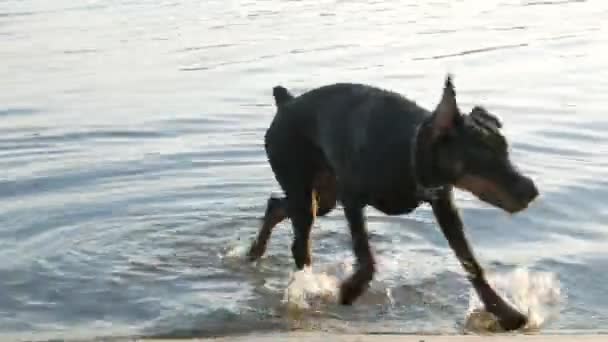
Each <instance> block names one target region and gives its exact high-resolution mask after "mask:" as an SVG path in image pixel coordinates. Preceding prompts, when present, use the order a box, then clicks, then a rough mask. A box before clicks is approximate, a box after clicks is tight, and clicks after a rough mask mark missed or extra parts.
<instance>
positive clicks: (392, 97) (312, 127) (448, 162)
mask: <svg viewBox="0 0 608 342" xmlns="http://www.w3.org/2000/svg"><path fill="white" fill-rule="evenodd" d="M273 94H274V98H275V102H276V105H277V108H278V109H277V113H276V115H275V117H274V119H273V121H272V124H271V125H270V128H269V129H268V130H267V132H266V135H265V149H266V153H267V155H268V159H269V162H270V165H271V167H272V170H273V172H274V174H275V177H276V179H277V181H278V182H279V184H280V186H281V188H282V189H283V191H284V192H285V197H278V198H270V199H269V200H268V205H267V208H266V214H265V217H264V221H263V225H262V228H261V229H260V232H259V234H258V236H257V238H256V240H255V241H254V243H253V245H252V246H251V249H250V250H249V258H250V259H251V260H256V259H257V258H259V257H260V256H262V255H263V254H264V251H265V250H266V244H267V242H268V239H269V237H270V234H271V230H272V228H273V227H274V226H275V225H276V224H278V223H279V222H281V221H282V220H284V219H285V218H290V219H291V222H292V225H293V230H294V241H293V245H292V253H293V258H294V260H295V263H296V266H297V268H298V269H302V268H303V267H304V266H305V265H310V264H311V255H310V230H311V227H312V225H313V222H314V220H315V217H316V216H323V215H326V214H327V213H329V212H330V211H331V210H332V209H333V208H334V207H335V206H336V202H337V201H339V202H340V203H341V204H342V206H343V207H344V213H345V216H346V220H347V222H348V225H349V227H350V232H351V237H352V241H353V249H354V253H355V255H356V258H357V263H358V268H357V271H356V272H355V273H354V274H353V275H352V276H351V277H350V278H349V279H348V280H347V281H345V282H344V284H342V286H341V291H340V302H341V303H342V304H351V303H352V302H353V301H354V300H355V299H356V298H357V297H359V296H360V295H361V294H362V293H363V291H365V290H366V288H367V286H368V285H369V282H370V281H371V280H372V278H373V275H374V272H375V262H374V256H373V254H372V252H371V250H370V246H369V241H368V234H367V230H366V224H365V218H364V213H363V209H364V208H365V207H366V206H368V205H369V206H372V207H374V208H376V209H378V210H379V211H381V212H383V213H385V214H387V215H400V214H406V213H409V212H411V211H413V210H414V209H415V208H417V207H418V206H419V205H420V204H422V203H424V202H426V203H429V204H430V205H431V206H432V209H433V213H434V215H435V217H436V219H437V221H438V223H439V226H440V227H441V230H442V232H443V234H444V236H445V237H446V239H447V241H448V243H449V245H450V247H451V248H452V250H453V251H454V253H455V254H456V256H457V257H458V260H459V261H460V263H461V264H462V266H463V267H464V269H465V270H466V272H467V274H468V278H469V279H470V281H471V283H472V285H473V286H474V288H475V290H476V291H477V293H478V294H479V297H480V298H481V300H482V301H483V303H484V305H485V307H486V309H487V310H488V311H489V312H491V313H493V314H494V315H495V316H496V317H497V318H498V320H499V323H500V324H501V326H502V327H503V328H504V329H506V330H513V329H518V328H520V327H522V326H523V325H525V323H526V321H527V318H526V317H525V316H524V315H522V314H521V313H519V312H518V311H516V310H515V309H513V308H512V307H511V306H509V305H508V304H507V303H506V302H505V301H504V300H503V299H502V298H500V296H498V295H497V294H496V292H495V291H494V290H493V289H492V288H491V287H490V286H489V284H488V283H487V281H486V279H485V277H484V272H483V269H482V268H481V266H480V265H479V263H478V262H477V260H476V259H475V256H474V255H473V251H472V250H471V248H470V246H469V244H468V242H467V239H466V237H465V234H464V232H463V224H462V221H461V218H460V215H459V213H458V210H457V208H456V206H455V204H454V202H453V200H452V189H453V187H454V186H455V187H458V188H460V189H464V190H467V191H469V192H471V193H473V194H474V195H476V196H477V197H478V198H479V199H481V200H482V201H485V202H487V203H490V204H491V205H493V206H495V207H498V208H501V209H503V210H505V211H507V212H509V213H515V212H519V211H521V210H524V209H525V208H527V206H528V204H529V203H530V202H532V201H533V200H534V199H535V198H536V197H537V196H538V190H537V188H536V186H535V184H534V182H533V181H532V180H531V179H530V178H528V177H525V176H524V175H522V174H520V173H519V172H518V171H517V170H516V168H515V167H514V166H513V165H512V164H511V161H510V159H509V153H508V145H507V141H506V139H505V137H504V136H503V135H502V134H501V132H500V128H501V122H500V121H499V120H498V119H497V118H496V117H495V116H493V115H492V114H490V113H488V112H487V111H486V110H485V109H484V108H482V107H475V108H473V110H472V111H471V112H470V113H469V114H467V115H463V114H461V113H460V111H459V109H458V106H457V104H456V94H455V91H454V87H453V84H452V81H451V77H450V76H449V75H448V76H447V77H446V81H445V86H444V89H443V96H442V98H441V101H440V102H439V104H438V105H437V108H436V109H435V110H434V111H433V112H430V111H428V110H426V109H424V108H421V107H420V106H418V105H417V104H416V103H414V102H412V101H409V100H408V99H406V98H404V97H403V96H401V95H399V94H397V93H394V92H390V91H386V90H382V89H378V88H374V87H371V86H367V85H362V84H344V83H342V84H333V85H329V86H324V87H321V88H317V89H314V90H311V91H309V92H307V93H305V94H302V95H301V96H298V97H294V96H292V95H291V94H290V93H289V92H288V91H287V89H285V88H283V87H280V86H277V87H275V88H274V91H273Z"/></svg>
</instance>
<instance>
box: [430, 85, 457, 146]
mask: <svg viewBox="0 0 608 342" xmlns="http://www.w3.org/2000/svg"><path fill="white" fill-rule="evenodd" d="M459 117H460V111H459V110H458V105H457V104H456V92H455V91H454V84H453V83H452V75H450V74H448V75H447V76H446V79H445V85H444V87H443V95H442V96H441V101H439V104H438V105H437V108H435V112H434V113H433V137H438V136H440V135H442V134H444V133H446V132H447V131H449V130H450V129H452V128H453V127H454V124H455V123H456V120H457V119H458V118H459Z"/></svg>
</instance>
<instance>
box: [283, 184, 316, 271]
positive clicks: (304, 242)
mask: <svg viewBox="0 0 608 342" xmlns="http://www.w3.org/2000/svg"><path fill="white" fill-rule="evenodd" d="M287 196H289V197H288V198H289V202H288V203H287V207H288V211H287V212H288V215H289V218H290V219H291V224H292V226H293V233H294V238H293V244H292V245H291V253H292V255H293V260H294V261H295V264H296V267H297V268H298V270H301V269H303V268H304V266H310V265H311V263H312V256H311V246H310V231H311V230H312V225H313V224H314V221H315V217H316V214H317V204H316V201H315V199H314V196H313V190H312V189H302V190H301V191H298V192H297V193H293V192H292V193H288V195H287Z"/></svg>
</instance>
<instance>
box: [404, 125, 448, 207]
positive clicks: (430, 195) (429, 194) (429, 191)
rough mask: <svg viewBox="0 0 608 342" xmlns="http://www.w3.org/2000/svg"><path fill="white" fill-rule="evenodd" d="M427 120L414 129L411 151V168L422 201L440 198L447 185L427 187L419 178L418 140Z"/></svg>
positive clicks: (417, 193) (417, 192) (417, 194)
mask: <svg viewBox="0 0 608 342" xmlns="http://www.w3.org/2000/svg"><path fill="white" fill-rule="evenodd" d="M425 123H426V121H423V122H421V123H420V124H419V125H418V126H416V129H415V130H414V136H413V137H412V144H411V146H412V151H411V153H410V159H411V160H410V168H411V173H412V178H413V179H414V185H415V186H416V197H418V198H419V199H420V200H422V201H426V202H433V201H435V200H437V199H438V198H439V195H440V193H441V192H443V191H444V190H445V188H446V186H445V185H439V186H434V187H426V186H424V184H422V181H421V180H420V178H418V163H417V161H418V140H419V136H420V131H421V130H422V127H423V126H424V124H425Z"/></svg>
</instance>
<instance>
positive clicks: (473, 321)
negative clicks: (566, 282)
mask: <svg viewBox="0 0 608 342" xmlns="http://www.w3.org/2000/svg"><path fill="white" fill-rule="evenodd" d="M488 282H489V283H490V285H491V286H492V287H493V288H494V289H496V292H497V293H498V294H499V295H501V296H502V297H503V298H504V299H505V300H506V301H507V302H508V303H509V304H511V305H512V306H513V307H515V308H516V309H518V310H519V311H520V312H521V313H523V314H525V315H526V316H528V324H527V325H526V326H525V327H524V330H538V329H540V328H541V326H543V325H545V324H546V323H547V322H549V321H550V320H553V319H555V318H556V317H557V315H558V314H559V309H560V306H561V302H562V300H563V297H562V294H561V289H560V284H559V280H558V279H557V278H556V276H555V274H553V273H549V272H530V271H528V270H526V269H524V268H519V269H516V270H514V271H512V272H510V273H506V274H493V275H488ZM466 316H467V317H466V328H467V329H469V330H473V331H481V332H483V331H487V332H491V331H496V330H500V328H499V325H498V322H497V320H496V317H494V315H492V314H490V313H489V312H487V311H486V310H485V309H484V306H483V304H482V303H481V301H480V300H479V297H478V296H477V294H476V293H475V291H474V290H473V289H471V292H470V294H469V308H468V310H467V314H466Z"/></svg>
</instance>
